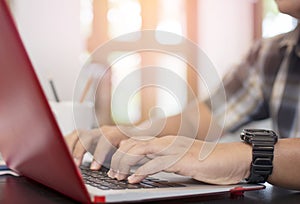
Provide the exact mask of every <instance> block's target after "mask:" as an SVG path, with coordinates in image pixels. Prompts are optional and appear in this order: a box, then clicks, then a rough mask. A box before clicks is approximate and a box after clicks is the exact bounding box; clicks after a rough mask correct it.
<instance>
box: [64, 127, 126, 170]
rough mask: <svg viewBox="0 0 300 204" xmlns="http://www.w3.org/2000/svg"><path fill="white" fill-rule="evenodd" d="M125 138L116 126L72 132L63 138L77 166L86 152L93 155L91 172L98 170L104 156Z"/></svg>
mask: <svg viewBox="0 0 300 204" xmlns="http://www.w3.org/2000/svg"><path fill="white" fill-rule="evenodd" d="M127 138H128V137H127V136H125V135H124V134H123V133H122V132H120V131H119V129H118V127H116V126H103V127H101V128H97V129H93V130H74V131H73V132H72V133H71V134H69V135H67V136H66V137H65V139H66V143H67V145H68V147H69V150H70V152H71V154H72V156H73V158H74V161H75V163H76V165H77V166H79V165H80V164H81V162H82V159H83V156H84V154H85V153H86V152H87V151H88V152H90V153H91V154H93V155H94V161H93V162H92V164H91V169H93V170H98V169H100V168H101V165H102V164H103V162H104V161H105V158H106V156H107V155H108V154H109V153H110V152H111V151H113V150H114V149H116V148H117V147H118V146H119V143H120V142H121V141H122V140H124V139H127Z"/></svg>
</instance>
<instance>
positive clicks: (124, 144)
mask: <svg viewBox="0 0 300 204" xmlns="http://www.w3.org/2000/svg"><path fill="white" fill-rule="evenodd" d="M136 143H137V142H136V141H135V140H133V139H128V140H123V141H121V142H120V145H119V148H118V149H117V151H116V152H115V153H114V155H113V156H112V158H111V163H110V172H109V176H111V177H112V178H114V174H115V172H117V170H118V169H117V167H118V165H119V162H120V160H121V158H122V157H123V155H124V154H126V153H127V152H128V151H129V149H130V148H132V147H133V146H134V145H135V144H136Z"/></svg>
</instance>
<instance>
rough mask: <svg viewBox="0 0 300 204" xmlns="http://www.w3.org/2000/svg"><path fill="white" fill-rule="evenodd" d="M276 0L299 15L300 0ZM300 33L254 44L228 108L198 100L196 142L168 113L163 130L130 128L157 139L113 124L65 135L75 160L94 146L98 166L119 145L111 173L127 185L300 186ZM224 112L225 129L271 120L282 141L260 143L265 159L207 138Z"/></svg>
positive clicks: (232, 85) (236, 76) (229, 80)
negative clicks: (157, 176) (169, 181)
mask: <svg viewBox="0 0 300 204" xmlns="http://www.w3.org/2000/svg"><path fill="white" fill-rule="evenodd" d="M276 3H277V5H278V8H279V10H280V11H281V12H283V13H286V14H289V15H291V16H294V17H295V18H297V19H300V1H298V0H277V1H276ZM299 33H300V27H299V25H298V26H297V28H296V29H295V30H294V31H292V32H290V33H287V34H284V35H280V36H277V37H275V38H272V39H266V40H262V41H260V42H258V43H257V44H255V45H254V46H253V48H252V50H251V51H250V53H249V55H248V57H247V58H246V60H245V62H244V63H242V64H241V65H240V66H238V67H237V68H236V69H235V70H233V71H232V72H231V73H229V74H228V75H227V76H226V77H225V78H224V81H223V84H224V87H225V91H226V96H227V98H228V104H227V107H226V108H225V107H223V104H219V106H218V107H217V108H213V109H212V108H210V107H209V105H206V103H200V104H198V106H197V108H198V110H199V114H200V115H201V121H200V123H199V127H200V129H199V130H198V131H197V135H196V137H197V138H196V140H194V139H193V138H191V137H193V136H191V135H189V132H188V129H189V128H185V129H186V131H181V132H180V134H179V135H181V136H177V135H178V131H179V127H180V115H176V116H172V117H169V118H166V119H165V120H164V127H163V129H162V130H161V131H160V132H159V133H157V134H156V133H155V134H153V133H150V132H151V131H150V132H149V133H147V132H138V131H131V132H130V131H129V132H130V134H131V136H132V135H134V136H138V135H151V136H156V137H155V138H151V139H142V140H141V139H137V138H138V137H135V138H130V139H129V137H128V136H126V134H125V133H124V132H122V131H120V130H119V129H118V128H117V127H108V126H104V127H102V128H100V130H99V129H98V130H92V131H83V132H82V131H80V132H77V131H75V132H73V133H72V134H71V135H70V136H69V137H68V138H67V143H68V146H69V147H70V149H71V152H72V154H73V156H74V160H75V162H76V164H77V165H80V163H81V161H82V158H83V154H84V153H85V152H86V151H87V150H89V151H92V152H93V153H94V161H93V163H92V164H91V169H95V170H96V169H99V168H100V167H101V164H103V162H104V160H105V157H106V156H107V155H108V154H109V152H110V151H111V150H112V149H113V147H118V150H117V151H116V152H115V153H114V155H113V157H112V160H111V167H110V171H109V173H108V174H109V176H110V177H112V178H116V179H118V180H122V179H128V181H129V182H131V183H136V182H139V181H141V180H142V179H143V178H145V177H146V176H147V175H151V174H154V173H157V172H159V171H166V172H174V173H177V174H181V175H185V176H190V177H192V178H194V179H197V180H199V181H204V182H207V183H213V184H233V183H238V182H240V181H241V180H243V179H245V178H248V180H249V181H250V182H264V181H266V180H267V181H268V182H270V183H272V184H274V185H278V186H282V187H286V188H290V189H298V190H300V175H299V173H298V172H299V170H300V151H299V147H300V139H299V138H296V137H300V127H299V126H300V119H299V112H300V80H299V79H300V43H299V41H300V40H299V38H300V35H299ZM214 98H215V99H216V100H217V98H218V91H216V93H215V94H214V95H213V96H212V100H214ZM193 108H195V107H192V106H191V107H188V108H187V109H186V110H185V111H184V112H183V113H182V114H185V113H189V114H193V113H194V114H197V112H193V111H191V109H193ZM221 110H223V112H226V114H227V120H226V123H225V125H224V127H223V128H224V129H222V131H230V130H234V129H236V128H237V127H240V126H241V125H245V124H247V123H248V122H250V121H254V120H259V119H265V118H271V119H272V122H273V128H274V130H275V131H276V132H278V133H279V136H280V138H282V139H279V140H278V142H277V143H276V139H274V137H272V136H270V135H268V136H267V137H266V138H267V139H266V140H264V141H263V143H259V144H260V145H262V147H263V148H264V150H266V151H267V152H268V154H269V155H264V152H263V151H260V152H259V154H262V155H263V156H265V157H262V158H260V157H259V156H257V155H256V154H255V153H254V149H252V146H251V145H249V144H246V143H245V142H235V143H220V144H214V143H212V142H204V141H203V139H205V138H206V137H207V134H208V132H209V128H210V123H211V122H213V123H215V124H216V126H215V127H214V128H217V126H219V127H222V126H223V125H222V124H220V123H221V122H220V121H221V119H220V121H218V118H215V116H214V117H213V116H212V115H213V114H212V113H219V112H220V111H221ZM216 115H217V114H216ZM158 123H160V122H158ZM191 127H192V125H191ZM153 128H155V125H154V127H153ZM99 132H100V133H101V134H99ZM145 133H146V134H145ZM252 133H253V130H250V131H248V132H247V131H246V132H244V133H243V134H244V135H248V134H250V135H251V134H252ZM78 134H79V137H80V140H79V139H78ZM258 134H271V135H272V132H268V131H263V132H262V133H258ZM129 136H130V135H129ZM183 136H186V137H183ZM268 138H269V140H268ZM270 138H271V139H270ZM268 142H269V144H272V145H273V146H272V145H271V149H272V148H273V147H274V153H273V149H272V151H269V150H270V148H268V147H265V146H263V145H264V144H265V143H268ZM275 143H276V144H275ZM210 144H214V145H215V146H214V148H213V150H212V151H211V152H209V154H207V155H206V157H205V158H202V159H199V155H201V150H202V148H203V147H204V146H205V145H210ZM95 145H96V146H95ZM254 146H255V145H254ZM258 146H259V145H258ZM259 147H260V146H259ZM256 153H257V152H256ZM255 155H256V156H255ZM257 158H258V159H259V161H263V162H262V166H263V167H262V168H263V169H262V170H263V171H265V170H266V169H264V168H269V169H267V170H266V172H267V173H264V175H260V173H259V171H255V168H257V167H256V166H255V165H253V164H256V162H257V161H255V159H257ZM265 158H267V160H268V162H269V163H268V165H265V166H267V167H265V166H264V165H263V164H264V161H265ZM272 159H273V161H272ZM270 162H271V164H272V162H273V169H272V167H271V168H270ZM136 164H140V165H141V166H140V167H139V168H138V169H137V170H136V171H135V173H134V174H133V175H131V176H129V177H128V175H129V171H130V168H131V167H132V166H134V165H136ZM259 165H260V163H259V162H258V166H259ZM260 167H261V166H260ZM256 170H257V169H256ZM272 170H273V171H272ZM257 172H258V173H257ZM127 177H128V178H127Z"/></svg>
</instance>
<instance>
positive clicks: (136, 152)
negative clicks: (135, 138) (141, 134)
mask: <svg viewBox="0 0 300 204" xmlns="http://www.w3.org/2000/svg"><path fill="white" fill-rule="evenodd" d="M149 147H150V148H149ZM152 150H153V148H151V145H150V141H146V142H144V141H143V142H136V143H135V144H134V145H133V146H132V147H131V148H130V149H129V150H128V151H127V152H123V154H120V157H119V158H118V159H119V161H115V164H116V166H115V167H114V168H115V169H116V170H117V172H118V177H117V178H118V179H125V178H126V177H127V175H128V174H129V172H130V168H131V167H132V166H135V165H137V164H138V163H140V162H141V161H142V160H144V161H147V160H146V159H145V158H146V157H147V154H148V153H149V152H152Z"/></svg>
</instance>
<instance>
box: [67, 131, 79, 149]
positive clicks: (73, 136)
mask: <svg viewBox="0 0 300 204" xmlns="http://www.w3.org/2000/svg"><path fill="white" fill-rule="evenodd" d="M78 135H79V133H78V131H77V130H74V131H73V132H72V133H70V134H69V135H67V136H65V137H64V138H65V141H66V144H67V146H68V148H69V150H70V152H71V153H72V152H73V150H74V147H75V145H76V143H77V142H78V140H79V137H78Z"/></svg>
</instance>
